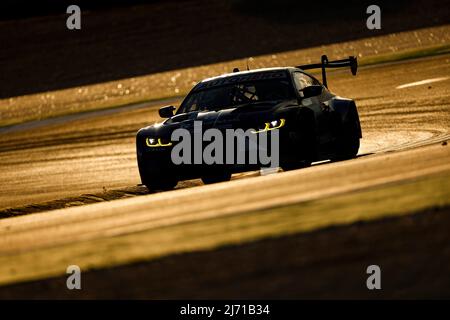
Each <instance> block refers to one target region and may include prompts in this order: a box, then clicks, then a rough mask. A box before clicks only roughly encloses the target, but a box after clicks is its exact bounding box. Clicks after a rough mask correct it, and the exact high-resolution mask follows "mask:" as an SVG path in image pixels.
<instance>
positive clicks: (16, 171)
mask: <svg viewBox="0 0 450 320" xmlns="http://www.w3.org/2000/svg"><path fill="white" fill-rule="evenodd" d="M449 60H450V57H449V56H439V57H434V58H427V59H420V60H414V61H407V62H403V63H395V64H389V65H380V66H376V67H370V68H361V70H360V72H359V75H358V76H357V77H355V78H353V77H351V76H350V75H349V74H348V72H334V73H330V84H329V85H330V87H331V88H332V90H333V91H335V92H336V93H338V94H340V95H342V96H349V97H353V98H354V99H355V100H356V102H357V105H358V107H359V112H360V117H361V122H362V127H363V136H364V139H363V140H362V146H361V149H360V157H358V158H356V159H353V160H349V161H344V162H335V163H328V162H326V163H321V164H317V165H313V166H312V167H310V168H306V169H302V170H296V171H292V172H285V173H279V174H271V175H267V176H263V177H258V175H259V173H258V172H250V173H244V174H242V175H237V176H236V177H235V178H234V179H233V180H234V181H231V182H227V183H220V184H216V185H209V186H202V185H201V183H200V182H198V181H188V182H182V183H180V184H179V190H175V191H170V192H162V193H157V194H152V195H143V196H136V195H142V190H143V188H144V187H139V186H137V185H138V184H139V183H140V181H139V177H138V174H137V169H136V159H135V155H134V152H135V147H134V132H135V131H136V130H137V129H138V128H139V127H142V126H144V125H145V124H146V123H149V122H151V121H152V120H157V116H156V113H157V108H153V107H152V108H149V109H145V108H137V109H136V108H135V109H131V110H121V111H120V112H116V113H108V114H107V115H104V114H103V115H102V114H100V115H95V114H92V117H91V118H83V119H78V120H71V121H69V122H67V121H62V122H61V123H58V121H56V120H55V121H53V122H52V124H51V125H49V126H46V127H40V128H39V130H34V129H29V130H18V131H15V132H10V133H4V134H3V135H2V136H1V137H0V168H1V170H2V180H3V181H2V182H3V185H2V190H1V191H0V208H7V207H12V206H15V207H18V206H24V205H26V204H31V203H39V202H43V201H51V200H55V199H62V198H65V197H75V198H74V199H72V201H73V202H76V197H77V196H80V195H81V194H91V196H92V197H93V198H95V197H101V194H102V193H105V194H107V192H109V191H111V190H127V188H128V189H129V188H138V190H135V194H128V195H126V196H125V197H127V198H129V199H122V200H117V201H107V202H102V203H97V204H91V205H84V206H83V205H81V206H78V207H75V208H67V209H60V210H52V211H47V212H42V213H35V214H29V215H26V216H23V217H17V218H11V219H2V220H0V235H1V236H0V284H7V283H14V282H20V281H26V280H30V279H42V278H46V277H51V276H56V275H59V274H63V273H64V268H63V266H65V265H67V264H71V263H78V262H79V263H80V264H81V265H82V266H83V267H88V268H93V267H95V268H104V267H108V266H111V265H120V264H126V263H130V262H133V261H140V260H146V259H154V258H157V257H159V256H164V255H168V254H173V253H178V252H183V251H185V250H190V249H192V248H203V249H205V248H206V249H207V248H211V247H214V246H217V245H220V244H223V243H236V242H237V243H239V241H241V239H244V238H245V237H248V238H245V241H250V240H252V239H259V237H266V236H274V235H277V230H279V232H281V231H282V230H284V229H283V228H290V227H291V225H292V226H295V227H296V228H298V229H296V230H297V231H298V230H300V231H302V230H303V231H305V230H314V229H316V228H323V227H328V226H331V225H336V224H337V225H341V224H346V223H353V222H355V221H359V220H360V219H363V220H364V219H369V218H370V217H366V216H364V212H360V213H358V214H349V215H346V213H345V212H343V213H341V215H340V216H339V217H338V216H336V217H333V216H327V215H326V214H322V215H316V216H314V215H313V216H309V215H307V214H306V213H304V214H302V215H301V218H302V219H300V220H298V221H297V222H296V224H292V223H291V222H290V221H284V222H283V221H281V222H280V224H279V225H278V224H277V223H278V222H277V220H274V221H269V222H267V223H268V225H269V226H273V228H267V227H264V228H262V231H258V232H261V233H259V234H258V233H255V234H254V235H253V234H251V233H247V232H246V231H245V230H244V231H240V232H238V231H239V224H238V225H236V228H238V229H237V231H235V230H228V231H224V230H222V231H221V232H217V233H215V232H214V231H213V230H214V229H210V228H212V226H214V225H215V222H214V221H218V220H219V221H220V220H221V219H234V218H236V219H244V220H245V217H246V214H247V213H248V212H259V211H261V210H265V209H270V208H279V207H282V206H287V205H295V204H298V203H312V202H314V201H320V200H323V199H330V198H332V197H336V196H339V195H345V194H354V193H358V192H363V191H365V190H373V188H380V187H385V186H396V185H402V184H405V183H407V182H408V183H409V182H414V181H416V180H420V179H424V178H426V177H430V176H431V177H435V176H440V175H444V176H448V175H449V174H450V161H449V160H450V148H449V147H448V146H446V145H445V143H442V142H444V141H446V140H448V139H449V137H450V130H449V129H450V128H449V124H450V90H449V87H450V86H449V80H444V81H439V82H434V83H431V84H426V85H424V86H420V85H419V86H412V87H406V88H403V89H396V88H397V87H398V86H399V85H402V84H407V83H412V82H417V81H421V80H426V79H432V78H438V77H444V76H445V75H447V74H449V73H450V63H449V62H450V61H449ZM441 143H442V144H441ZM440 183H441V182H440ZM444 191H445V190H444ZM442 192H443V191H442ZM144 193H145V192H144ZM437 197H438V198H437V199H439V201H441V200H442V197H445V195H443V194H437ZM439 197H441V198H439ZM118 198H123V196H119V197H118ZM111 199H114V197H110V198H108V200H111ZM430 199H431V200H430V203H431V201H432V200H433V199H432V198H430ZM444 202H445V201H444ZM444 202H442V203H440V205H446V202H445V203H444ZM81 204H83V203H81ZM69 205H70V204H68V206H69ZM372 218H373V219H375V218H379V216H376V215H374V216H373V217H371V218H370V219H372ZM280 220H282V218H280ZM239 221H240V220H239ZM282 222H283V223H284V224H282ZM197 225H198V227H196V228H198V229H196V233H194V234H195V235H196V237H197V238H195V239H194V240H195V241H194V240H192V241H193V243H190V244H186V245H184V243H183V241H182V239H183V237H184V236H185V235H184V232H185V231H184V229H183V228H184V226H197ZM219 225H220V223H219ZM177 228H178V229H177ZM175 229H176V230H177V231H173V230H175ZM269 229H270V230H269ZM167 230H172V231H171V232H168V233H165V231H167ZM210 230H211V231H210ZM177 232H178V233H177ZM247 234H248V235H247ZM202 237H204V240H205V242H204V243H203V240H202V239H203V238H202ZM187 238H189V237H187ZM177 239H179V240H177ZM206 239H209V240H210V239H213V240H211V241H212V242H208V243H207V242H206ZM154 241H156V243H157V244H155V245H152V243H154ZM202 246H204V247H202ZM77 259H80V260H77ZM74 260H75V261H74Z"/></svg>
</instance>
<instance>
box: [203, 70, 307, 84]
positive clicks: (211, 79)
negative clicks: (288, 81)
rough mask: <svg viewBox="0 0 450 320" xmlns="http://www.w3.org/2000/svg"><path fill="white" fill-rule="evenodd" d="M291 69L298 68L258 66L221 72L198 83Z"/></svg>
mask: <svg viewBox="0 0 450 320" xmlns="http://www.w3.org/2000/svg"><path fill="white" fill-rule="evenodd" d="M293 69H297V70H298V68H294V67H273V68H260V69H253V70H244V71H238V72H230V73H225V74H222V75H219V76H215V77H211V78H206V79H203V80H202V81H200V83H203V82H209V81H214V80H219V79H223V78H228V77H236V76H244V75H250V74H255V73H263V72H273V71H290V70H293Z"/></svg>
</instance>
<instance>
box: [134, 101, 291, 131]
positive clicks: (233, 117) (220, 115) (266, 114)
mask: <svg viewBox="0 0 450 320" xmlns="http://www.w3.org/2000/svg"><path fill="white" fill-rule="evenodd" d="M296 104H297V101H283V102H265V103H256V104H247V105H241V106H236V107H233V108H225V109H221V110H218V111H205V112H189V113H182V114H178V115H175V116H173V117H172V118H170V119H167V120H166V121H165V122H163V123H160V124H155V125H152V126H149V127H146V128H143V129H141V131H140V132H147V133H158V136H160V135H162V136H166V135H170V134H171V133H172V131H173V130H175V129H178V128H183V129H187V130H189V131H190V130H193V127H194V121H201V122H202V128H203V130H207V129H209V128H217V129H237V128H242V129H244V130H245V129H248V128H255V127H257V126H259V125H261V124H262V123H264V122H266V121H271V120H274V119H275V118H277V116H279V115H280V113H283V111H284V110H286V109H288V108H289V107H290V106H293V105H296Z"/></svg>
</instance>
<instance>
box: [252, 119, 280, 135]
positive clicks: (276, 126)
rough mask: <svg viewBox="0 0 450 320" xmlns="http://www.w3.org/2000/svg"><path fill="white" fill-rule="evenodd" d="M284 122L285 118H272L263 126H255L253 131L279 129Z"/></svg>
mask: <svg viewBox="0 0 450 320" xmlns="http://www.w3.org/2000/svg"><path fill="white" fill-rule="evenodd" d="M285 123H286V120H285V119H278V120H272V121H270V122H266V123H264V126H262V127H260V128H257V129H256V130H254V131H253V133H260V132H264V131H270V130H275V129H280V128H281V127H283V126H284V124H285Z"/></svg>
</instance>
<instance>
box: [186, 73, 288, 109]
mask: <svg viewBox="0 0 450 320" xmlns="http://www.w3.org/2000/svg"><path fill="white" fill-rule="evenodd" d="M294 98H295V93H294V90H293V88H292V85H291V83H290V81H289V80H288V78H284V79H271V80H256V81H249V82H241V83H234V84H229V85H224V86H220V87H212V88H206V89H202V90H199V91H196V92H192V93H191V94H189V95H188V96H187V98H186V99H185V101H183V103H182V105H181V107H180V109H179V111H178V113H186V112H192V111H218V110H221V109H226V108H230V107H234V106H238V105H243V104H249V103H253V102H266V101H267V102H269V101H278V100H289V99H294Z"/></svg>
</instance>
